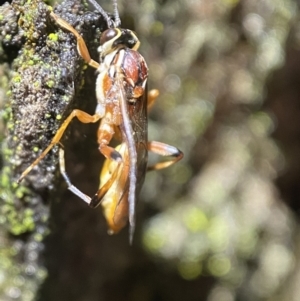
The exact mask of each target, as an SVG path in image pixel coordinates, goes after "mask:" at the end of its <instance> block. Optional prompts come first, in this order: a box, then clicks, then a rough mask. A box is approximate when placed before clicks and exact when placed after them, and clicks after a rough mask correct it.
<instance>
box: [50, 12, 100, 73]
mask: <svg viewBox="0 0 300 301" xmlns="http://www.w3.org/2000/svg"><path fill="white" fill-rule="evenodd" d="M50 16H51V17H52V18H53V19H54V20H55V22H56V23H57V24H58V25H59V26H61V27H62V28H64V29H66V30H68V31H70V32H72V33H73V35H74V36H75V37H76V40H77V50H78V53H79V54H80V56H81V57H82V58H83V59H84V60H85V61H86V62H87V63H88V64H89V65H90V66H91V67H94V68H96V69H98V68H99V66H100V65H99V63H97V62H96V61H94V60H93V59H92V58H91V56H90V53H89V51H88V49H87V47H86V44H85V42H84V39H83V38H82V36H81V35H80V34H79V33H78V32H77V31H76V30H75V29H74V28H73V27H72V26H71V25H70V24H69V23H68V22H66V21H65V20H63V19H61V18H60V17H58V16H57V15H56V14H54V13H53V12H51V13H50Z"/></svg>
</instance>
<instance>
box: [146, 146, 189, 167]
mask: <svg viewBox="0 0 300 301" xmlns="http://www.w3.org/2000/svg"><path fill="white" fill-rule="evenodd" d="M148 150H149V151H151V152H154V153H156V154H158V155H161V156H171V157H173V159H171V160H168V161H165V162H158V163H156V164H154V165H152V166H148V171H150V170H158V169H163V168H166V167H168V166H170V165H172V164H174V163H176V162H178V161H179V160H181V159H182V158H183V153H182V152H181V151H180V150H179V149H178V148H176V147H175V146H172V145H168V144H165V143H162V142H157V141H149V142H148Z"/></svg>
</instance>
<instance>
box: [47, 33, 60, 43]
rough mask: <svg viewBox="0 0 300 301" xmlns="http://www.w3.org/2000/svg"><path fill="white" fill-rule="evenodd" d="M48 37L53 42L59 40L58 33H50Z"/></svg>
mask: <svg viewBox="0 0 300 301" xmlns="http://www.w3.org/2000/svg"><path fill="white" fill-rule="evenodd" d="M48 37H49V39H50V40H51V41H53V42H57V41H58V35H57V34H56V33H50V34H49V36H48Z"/></svg>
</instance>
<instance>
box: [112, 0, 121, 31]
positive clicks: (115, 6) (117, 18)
mask: <svg viewBox="0 0 300 301" xmlns="http://www.w3.org/2000/svg"><path fill="white" fill-rule="evenodd" d="M113 7H114V17H115V23H116V27H119V26H120V25H121V20H120V15H119V11H118V0H113Z"/></svg>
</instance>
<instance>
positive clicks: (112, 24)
mask: <svg viewBox="0 0 300 301" xmlns="http://www.w3.org/2000/svg"><path fill="white" fill-rule="evenodd" d="M88 1H89V2H90V3H91V4H92V5H93V6H94V7H95V8H96V9H97V10H98V11H99V12H100V13H101V15H102V16H103V17H104V19H105V20H106V22H107V26H108V27H109V28H112V27H119V26H120V25H121V20H120V16H119V11H118V0H113V7H114V18H115V22H113V21H112V19H111V18H110V17H109V15H108V14H107V12H106V11H105V10H104V9H103V8H102V7H101V6H100V4H99V3H98V2H97V1H96V0H88Z"/></svg>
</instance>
